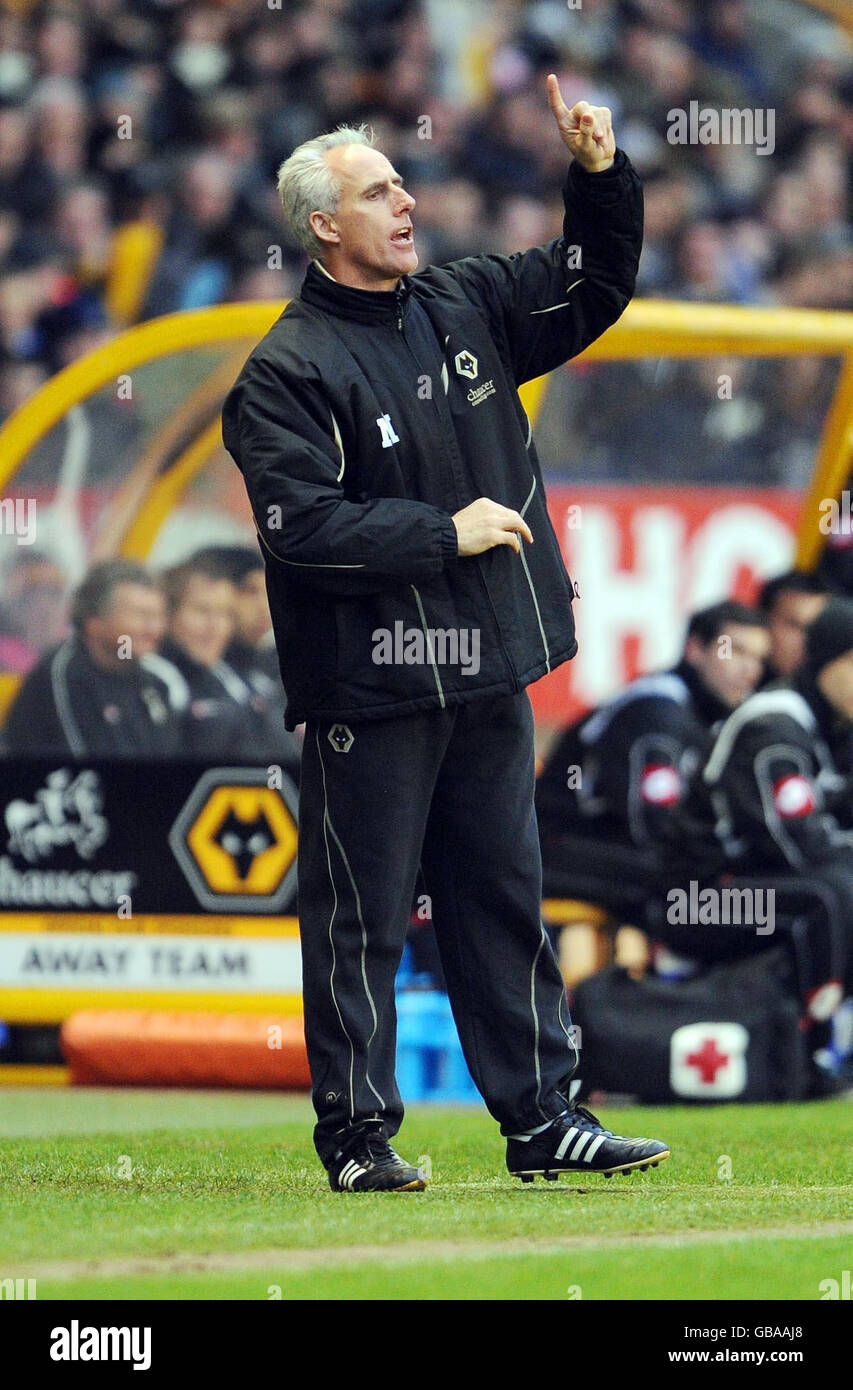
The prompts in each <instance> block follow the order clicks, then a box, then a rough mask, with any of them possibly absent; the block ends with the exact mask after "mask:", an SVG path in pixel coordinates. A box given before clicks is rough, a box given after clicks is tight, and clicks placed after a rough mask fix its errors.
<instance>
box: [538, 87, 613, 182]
mask: <svg viewBox="0 0 853 1390" xmlns="http://www.w3.org/2000/svg"><path fill="white" fill-rule="evenodd" d="M548 100H549V102H550V103H551V110H552V111H553V113H554V120H555V121H556V122H557V128H558V130H559V132H560V136H561V138H562V140H563V144H564V145H566V146H567V147H568V149H570V150H571V152H572V154H573V155H574V157H575V159H576V160H577V161H578V164H580V165H581V166H582V167H583V168H584V169H586V171H587V173H589V174H600V173H603V172H604V170H605V169H609V168H610V166H611V164H612V163H613V158H614V155H615V154H616V139H615V136H614V134H613V127H612V125H611V123H610V122H611V117H610V108H609V106H590V104H589V102H588V101H576V102H575V104H574V106H573V107H572V109H571V111H570V110H569V108H568V106H567V105H566V103H565V102H564V101H563V94H562V92H561V91H560V84H559V82H558V81H557V78H556V77H555V75H554V73H553V72H552V73H549V75H548Z"/></svg>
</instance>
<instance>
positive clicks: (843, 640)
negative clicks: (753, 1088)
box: [662, 598, 853, 1050]
mask: <svg viewBox="0 0 853 1390" xmlns="http://www.w3.org/2000/svg"><path fill="white" fill-rule="evenodd" d="M851 730H853V600H850V599H845V598H832V599H830V600H829V601H828V603H827V604H826V605H825V607H824V608H823V610H822V612H821V613H820V614H819V615H818V617H817V618H816V619H815V620H814V621H813V622H812V623H811V625H810V626H809V628H808V630H807V634H806V655H805V661H804V663H803V666H802V669H801V670H800V672H799V674H798V675H797V676H796V677H795V680H794V683H793V688H791V689H783V688H778V689H774V690H762V691H759V692H758V693H757V694H755V695H753V696H752V697H751V698H750V699H748V700H747V701H745V703H744V704H743V705H741V707H740V708H739V709H738V710H736V711H735V713H734V714H732V715H731V716H730V717H729V719H727V720H726V722H725V724H723V726H722V728H721V729H720V730H719V733H718V735H717V738H716V740H715V742H714V745H713V748H712V749H711V751H710V754H709V756H708V758H707V760H706V762H705V764H704V767H703V768H702V770H701V777H697V779H696V783H695V786H694V787H693V788H692V790H691V793H690V795H689V797H688V799H687V804H688V808H689V809H690V810H691V811H692V813H693V815H694V816H695V819H696V822H697V824H701V823H702V822H703V821H704V822H705V824H706V825H707V826H708V827H709V828H710V827H711V826H713V827H714V830H715V833H716V841H717V847H718V849H717V864H716V873H715V874H712V873H710V872H709V867H710V865H709V862H708V860H707V857H704V856H703V862H702V864H701V865H700V866H699V867H698V869H697V870H696V878H697V883H698V882H699V881H700V880H701V881H702V882H703V883H704V884H707V883H712V882H714V883H718V884H719V883H723V884H725V886H727V887H729V888H731V889H733V890H747V891H748V892H749V893H750V894H752V895H756V894H758V893H759V892H761V893H763V894H764V895H765V898H764V899H761V901H762V902H764V901H765V899H766V894H767V893H768V892H769V891H771V890H772V893H773V895H774V896H773V900H772V901H773V906H774V921H773V922H772V923H771V924H770V925H771V928H778V929H779V930H780V932H781V933H782V934H783V935H784V937H785V939H786V940H788V941H789V942H790V944H791V946H792V949H793V956H794V960H795V963H796V976H797V982H798V985H799V988H800V991H801V994H802V999H803V1005H804V1017H803V1027H804V1029H808V1030H809V1033H810V1037H811V1041H812V1045H813V1048H814V1049H815V1050H818V1049H821V1050H822V1048H823V1046H824V1044H825V1042H826V1041H827V1037H828V1029H827V1026H826V1025H827V1023H828V1020H830V1019H831V1018H832V1016H833V1014H834V1013H835V1012H836V1010H837V1008H838V1006H839V1004H840V1003H841V1000H842V998H843V997H844V994H845V992H846V993H848V994H849V993H850V991H851V989H853V830H851V829H850V828H849V827H850V801H851V792H853V765H851ZM687 868H688V870H689V868H690V861H689V856H688V858H687ZM682 877H686V874H683V873H682ZM756 901H759V900H758V899H757V898H756ZM755 915H756V919H757V914H755ZM662 935H664V936H665V939H666V940H667V941H668V943H669V944H670V945H671V946H672V947H673V949H675V950H683V951H684V952H685V954H688V955H691V956H694V957H698V958H701V959H706V960H719V959H725V958H726V957H728V956H729V955H731V954H733V953H737V954H743V953H751V952H752V951H757V950H761V949H763V948H765V947H767V946H768V945H772V944H774V938H775V940H778V939H779V938H778V937H775V930H773V929H771V930H769V931H764V932H762V933H761V934H758V933H755V932H751V931H745V930H744V929H743V928H742V927H735V928H734V929H733V928H731V927H723V928H719V927H718V928H716V929H715V928H713V927H708V926H704V927H703V926H702V925H701V924H700V923H690V924H684V925H681V926H678V925H676V926H671V925H667V924H663V925H662Z"/></svg>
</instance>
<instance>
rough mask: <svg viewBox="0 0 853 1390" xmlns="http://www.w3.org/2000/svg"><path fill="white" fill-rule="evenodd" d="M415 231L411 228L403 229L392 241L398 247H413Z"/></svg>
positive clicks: (395, 234)
mask: <svg viewBox="0 0 853 1390" xmlns="http://www.w3.org/2000/svg"><path fill="white" fill-rule="evenodd" d="M414 236H415V234H414V231H413V229H412V228H411V227H402V228H401V229H400V231H399V232H395V233H394V235H393V236H392V238H391V240H392V241H393V242H394V243H395V245H397V246H411V244H412V242H413V241H414Z"/></svg>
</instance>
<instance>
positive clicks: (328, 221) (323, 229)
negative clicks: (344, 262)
mask: <svg viewBox="0 0 853 1390" xmlns="http://www.w3.org/2000/svg"><path fill="white" fill-rule="evenodd" d="M308 221H309V222H310V223H311V230H312V232H313V233H314V235H315V237H317V239H318V241H326V242H328V243H329V245H330V246H337V245H338V244H339V243H340V240H341V234H340V232H339V231H338V229H337V227H336V226H335V222H334V218H333V217H332V216H331V214H330V213H328V212H312V213H310V215H309V217H308Z"/></svg>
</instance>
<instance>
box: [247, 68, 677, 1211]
mask: <svg viewBox="0 0 853 1390" xmlns="http://www.w3.org/2000/svg"><path fill="white" fill-rule="evenodd" d="M548 88H549V98H550V102H551V109H552V112H553V114H554V117H555V119H556V122H557V126H558V128H559V131H560V133H561V135H562V138H563V140H564V141H565V143H566V145H567V147H568V148H569V149H570V150H571V151H572V153H573V154H574V155H575V162H574V163H573V164H572V166H571V168H570V169H569V173H568V178H567V181H566V187H565V195H564V196H565V204H566V214H565V220H564V224H563V235H562V237H559V238H557V239H556V240H555V241H553V242H550V243H549V244H548V245H546V246H542V247H535V248H533V249H532V250H530V251H527V252H525V253H524V254H520V253H519V254H516V255H515V256H512V257H503V256H497V257H495V256H474V257H471V258H469V259H466V260H462V261H458V262H455V263H453V264H451V265H449V266H446V267H444V268H443V269H438V268H435V267H432V268H430V269H427V270H426V271H424V272H423V273H422V274H420V275H414V274H413V272H414V271H415V268H416V266H417V264H418V256H417V251H416V249H415V240H414V237H415V234H414V229H413V223H412V217H411V214H412V211H413V209H414V206H415V204H414V199H413V198H412V197H410V195H409V194H408V193H407V192H406V191H405V190H404V188H403V186H402V180H401V177H400V175H399V174H398V173H397V172H396V170H395V169H394V168H393V166H392V165H391V164H390V162H389V161H388V160H387V159H386V158H385V156H384V155H382V154H380V153H379V151H378V150H376V149H374V148H372V146H371V143H370V140H369V139H368V137H367V136H366V135H365V134H364V131H363V130H361V131H354V130H350V129H346V128H342V129H340V130H338V131H336V132H335V133H334V134H331V135H325V136H321V137H318V138H317V139H316V140H313V141H308V142H307V143H306V144H305V145H302V146H300V147H299V148H298V149H297V150H295V151H294V153H293V154H292V155H291V156H290V158H289V159H288V160H286V161H285V163H284V164H283V165H282V167H281V169H280V170H279V190H280V193H281V197H282V202H283V206H284V208H285V211H286V213H287V216H288V218H289V221H290V225H291V228H292V230H293V232H294V235H295V236H297V237H298V238H299V240H300V242H301V244H302V245H303V247H304V248H305V249H306V250H307V251H308V252H309V254H310V255H311V256H312V258H313V260H312V264H311V265H310V266H309V268H308V271H307V273H306V276H305V281H304V283H303V286H302V290H301V292H300V295H299V297H298V298H297V299H295V300H293V301H292V302H291V304H289V305H288V307H287V309H286V310H285V311H284V313H283V314H282V316H281V317H280V319H279V320H278V322H277V323H276V324H275V325H274V326H273V328H272V329H271V331H270V333H269V334H268V335H267V336H266V338H264V339H263V341H262V342H261V343H260V345H259V346H258V347H257V348H256V349H255V351H254V352H253V353H252V355H251V357H250V358H249V360H248V362H247V363H246V365H245V367H244V368H243V371H242V372H241V374H240V376H239V378H238V380H237V382H236V384H235V386H234V388H233V389H232V391H231V392H230V394H229V396H228V398H227V400H226V402H225V407H224V411H223V423H224V430H223V434H224V439H225V443H226V446H227V447H228V449H229V451H230V452H231V454H232V455H233V457H234V458H235V460H236V461H237V463H238V464H239V466H240V468H241V469H242V471H243V474H244V477H245V481H246V486H247V489H248V493H249V497H250V500H251V503H252V509H253V512H254V516H255V520H256V523H257V526H258V533H259V535H260V538H261V542H262V545H263V548H264V555H265V559H266V563H267V584H268V589H269V595H270V607H271V611H272V616H273V627H274V631H275V636H276V644H277V647H278V653H279V659H280V663H281V672H282V681H283V684H284V689H285V692H286V695H287V702H288V703H287V723H288V727H289V728H293V727H294V726H295V725H296V724H297V723H299V722H301V721H303V720H304V721H305V722H306V736H305V743H304V751H303V758H302V774H301V790H300V840H299V912H300V925H301V936H302V959H303V993H304V1003H305V1029H306V1041H307V1046H308V1054H309V1059H310V1064H311V1075H312V1082H313V1101H314V1106H315V1109H316V1111H317V1125H316V1128H315V1131H314V1141H315V1146H316V1148H317V1152H318V1154H319V1156H320V1158H321V1161H322V1162H323V1164H324V1166H325V1167H326V1169H327V1170H328V1173H329V1181H330V1185H331V1186H332V1188H333V1189H334V1190H335V1191H342V1190H344V1191H356V1192H359V1191H375V1190H397V1191H415V1190H420V1189H421V1188H423V1187H424V1186H425V1178H424V1176H423V1174H422V1173H421V1172H420V1170H419V1169H417V1168H415V1167H413V1166H411V1165H410V1164H408V1163H406V1162H405V1161H404V1160H403V1159H401V1158H400V1157H399V1156H398V1155H397V1154H396V1153H395V1151H394V1150H393V1148H392V1147H391V1145H390V1143H389V1140H390V1139H391V1138H392V1137H393V1136H394V1135H395V1134H396V1133H397V1131H398V1129H399V1127H400V1123H401V1120H402V1115H403V1107H402V1103H401V1100H400V1095H399V1091H398V1089H397V1085H396V1081H395V1078H394V1058H395V1031H396V1028H395V1016H394V1004H393V1000H394V978H395V974H396V971H397V967H398V964H399V961H400V957H401V953H402V949H403V942H404V939H405V935H406V929H407V926H408V920H409V912H410V908H411V904H412V898H413V890H414V885H415V880H416V875H417V872H418V866H419V863H422V865H423V872H424V878H425V883H426V888H427V892H428V894H429V895H430V897H431V899H432V915H433V920H434V923H435V927H436V933H437V938H438V942H439V948H440V951H441V959H442V966H443V969H444V973H445V977H446V981H447V987H448V992H449V995H450V999H451V1004H452V1007H453V1012H454V1017H455V1019H456V1023H457V1026H458V1028H459V1034H460V1038H461V1041H462V1046H463V1048H464V1051H465V1056H466V1059H467V1061H468V1065H469V1067H470V1068H471V1072H472V1074H473V1076H474V1079H475V1081H476V1083H477V1086H478V1088H479V1090H480V1091H481V1093H482V1095H483V1097H484V1099H485V1101H486V1104H487V1106H488V1107H489V1110H490V1111H491V1113H492V1115H493V1116H494V1118H495V1119H496V1120H497V1121H498V1122H499V1124H500V1127H501V1133H502V1134H503V1135H504V1136H505V1137H506V1139H507V1141H508V1142H507V1166H508V1168H509V1171H510V1172H512V1173H516V1174H518V1175H519V1176H522V1177H523V1178H525V1179H527V1180H532V1177H533V1175H534V1174H535V1173H544V1174H545V1175H546V1176H556V1174H557V1173H558V1172H561V1171H565V1170H578V1169H579V1170H581V1171H583V1172H585V1173H588V1172H590V1171H600V1172H607V1173H609V1172H614V1171H620V1170H628V1171H630V1170H631V1169H632V1168H634V1167H647V1166H648V1165H649V1164H654V1163H657V1162H659V1161H660V1159H662V1158H665V1157H667V1156H668V1150H667V1149H666V1147H665V1146H664V1145H663V1144H662V1143H660V1142H657V1141H654V1140H634V1139H623V1138H621V1137H619V1136H613V1135H611V1134H610V1133H609V1132H608V1131H606V1130H604V1129H603V1128H602V1127H601V1126H600V1125H599V1123H598V1121H597V1120H596V1119H595V1117H594V1116H591V1115H590V1114H589V1112H588V1111H585V1110H581V1109H580V1108H578V1107H574V1106H573V1105H572V1103H571V1096H570V1088H571V1094H574V1091H575V1090H576V1086H574V1087H572V1083H571V1077H572V1073H573V1072H574V1070H575V1067H576V1064H577V1051H576V1048H575V1046H574V1044H573V1041H572V1038H571V1034H570V1031H569V1026H568V1016H567V1012H566V1006H565V998H564V990H563V984H562V980H561V978H560V974H559V970H558V968H557V964H556V961H555V959H554V956H553V953H552V952H551V950H550V948H549V946H548V943H547V938H546V937H545V934H544V931H543V928H542V924H541V918H540V908H541V860H540V855H539V844H538V837H537V832H536V821H535V815H534V808H533V788H534V755H533V720H532V712H531V708H530V703H529V700H528V697H527V694H526V691H525V689H524V687H526V686H527V685H528V684H529V683H530V682H531V681H533V680H536V679H537V678H538V677H539V676H541V675H543V674H544V673H545V672H546V671H549V670H553V669H554V667H555V666H557V665H559V664H560V663H561V662H563V661H566V660H568V659H569V658H570V657H571V656H573V655H574V653H575V650H576V642H575V639H574V634H573V624H572V616H571V602H572V587H571V583H570V581H569V578H568V576H567V574H566V572H565V569H564V567H563V563H562V560H561V557H560V551H559V546H558V544H557V540H556V537H555V535H554V532H553V529H552V527H551V524H550V521H549V519H548V514H547V510H546V506H545V498H544V490H543V486H542V477H541V473H540V470H539V464H538V461H537V457H536V450H535V446H534V444H533V441H532V438H531V431H530V426H529V423H528V421H527V418H526V416H525V414H524V411H523V409H522V407H521V404H520V402H519V399H518V395H517V390H516V388H517V387H518V386H520V385H521V384H522V383H523V382H525V381H528V380H530V379H531V378H533V377H536V376H539V375H541V374H542V373H543V372H548V371H551V370H552V369H553V368H555V367H557V366H559V365H560V363H562V362H564V361H565V360H566V359H567V358H568V357H572V356H574V354H576V353H577V352H580V351H581V350H582V349H583V348H584V347H585V346H586V345H587V344H588V343H590V342H592V340H593V339H594V338H596V337H597V336H598V335H599V334H600V333H602V332H603V331H604V330H605V328H607V327H608V326H609V325H610V324H611V323H613V322H614V321H615V320H616V319H617V318H618V317H619V315H620V314H621V312H622V310H623V309H624V308H625V305H626V304H627V303H628V300H629V299H630V297H631V294H632V291H633V286H634V280H635V275H636V270H637V260H638V256H639V250H640V243H641V220H642V202H641V197H642V195H641V191H640V188H639V184H638V181H637V178H636V176H635V174H634V171H633V169H632V167H631V164H630V161H629V160H628V158H627V156H626V155H625V154H624V152H623V151H621V150H620V151H618V152H617V151H616V146H615V141H614V138H613V132H612V129H611V126H610V113H609V111H608V110H607V109H606V108H604V107H601V108H593V107H591V106H590V105H589V104H588V103H586V102H579V103H577V104H576V105H575V107H574V108H573V110H572V111H569V110H568V109H567V108H566V106H565V104H564V102H563V100H562V97H561V95H560V91H559V87H558V84H557V80H556V78H555V77H553V76H551V77H549V79H548Z"/></svg>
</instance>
